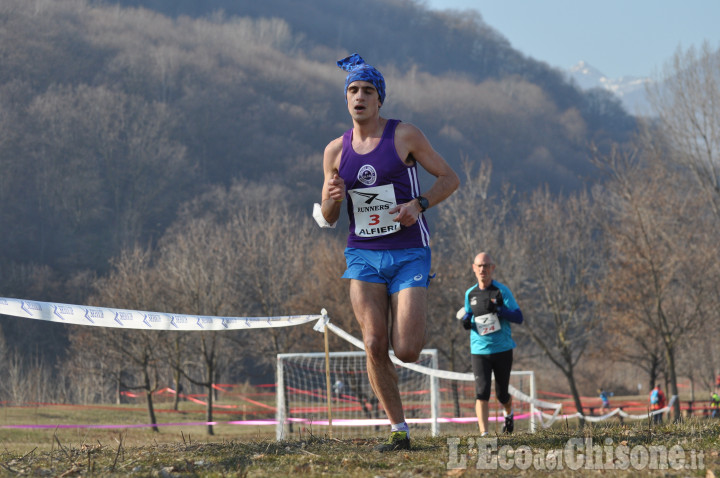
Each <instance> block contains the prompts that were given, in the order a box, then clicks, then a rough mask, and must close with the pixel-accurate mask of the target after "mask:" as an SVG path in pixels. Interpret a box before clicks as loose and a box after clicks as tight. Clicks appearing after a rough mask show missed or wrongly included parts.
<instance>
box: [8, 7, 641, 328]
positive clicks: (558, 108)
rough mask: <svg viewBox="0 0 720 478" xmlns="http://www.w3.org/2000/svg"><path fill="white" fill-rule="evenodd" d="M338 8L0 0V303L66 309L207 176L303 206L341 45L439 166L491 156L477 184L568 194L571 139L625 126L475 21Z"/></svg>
mask: <svg viewBox="0 0 720 478" xmlns="http://www.w3.org/2000/svg"><path fill="white" fill-rule="evenodd" d="M351 5H354V4H351V3H350V2H346V1H344V0H343V1H337V0H308V1H304V2H295V1H289V0H270V1H263V2H256V1H251V0H243V1H221V0H212V1H205V2H182V1H175V0H167V1H145V2H143V1H125V2H117V3H115V2H109V1H98V2H94V1H90V0H53V1H43V0H39V1H34V2H27V1H25V0H4V1H3V2H2V4H0V45H1V47H0V170H1V171H2V172H3V173H2V175H0V204H1V205H2V206H0V231H2V234H0V266H1V267H2V270H3V275H2V278H0V296H14V297H28V298H33V299H38V300H56V301H62V302H83V301H84V300H85V299H86V297H87V294H88V293H89V291H90V284H91V283H92V281H93V279H94V277H95V276H97V275H102V274H104V273H105V272H106V271H107V269H108V264H109V260H110V259H111V258H113V257H116V256H118V254H119V253H120V252H121V251H123V250H125V249H127V248H129V247H132V246H133V245H135V244H141V245H153V244H155V243H156V241H157V240H158V239H159V238H160V237H162V236H163V234H164V233H165V230H166V228H167V227H168V226H169V225H170V224H172V223H173V221H174V220H175V218H176V217H177V212H178V209H179V207H180V206H181V205H182V204H183V203H186V202H188V201H190V200H192V199H193V198H195V197H196V196H198V195H199V194H201V193H204V192H207V191H208V190H210V189H211V188H212V187H213V186H217V185H222V186H230V185H231V184H233V183H234V182H237V181H244V182H245V183H246V184H264V185H270V186H273V187H281V188H282V189H281V191H282V194H283V195H284V196H285V197H286V198H287V202H288V205H289V207H290V208H291V210H292V211H293V212H297V213H298V214H301V215H305V214H309V211H310V209H311V205H312V201H313V200H316V199H317V196H318V195H319V188H320V184H321V180H322V178H321V174H320V164H321V155H322V150H323V148H324V146H325V145H326V144H327V142H328V141H329V140H330V139H332V138H334V137H336V136H338V135H340V134H341V133H342V132H343V131H344V130H345V129H346V128H347V127H348V126H349V121H348V115H347V112H346V110H345V105H344V102H343V100H342V91H343V88H342V87H343V80H344V74H343V72H342V71H340V70H339V69H337V67H336V66H335V60H337V59H338V58H341V57H343V56H345V55H347V54H348V53H350V52H353V51H357V52H359V53H360V54H361V55H362V56H363V57H365V58H366V60H367V61H368V62H370V63H372V64H374V65H375V66H377V67H378V68H380V69H381V70H382V71H383V72H384V73H385V76H386V80H387V83H388V96H387V101H386V104H385V105H384V106H383V111H384V115H385V116H387V117H399V118H402V119H403V120H405V121H410V122H413V123H415V124H417V125H418V126H420V127H421V128H422V129H423V131H424V132H425V133H426V135H427V136H428V137H429V139H430V140H431V142H432V143H433V145H434V146H435V147H436V149H437V150H438V151H440V152H441V153H442V154H443V155H444V156H445V157H446V159H447V160H448V161H449V162H450V163H451V165H453V166H454V167H456V168H457V169H459V168H460V164H461V162H462V160H463V159H468V160H470V161H471V162H478V161H480V160H484V159H489V160H490V161H492V164H493V167H494V170H493V171H494V173H493V179H492V184H491V189H492V190H494V191H498V190H499V189H500V185H501V183H503V182H507V183H510V184H512V185H513V186H514V187H516V188H517V189H518V190H520V191H528V190H531V189H534V188H536V187H538V186H540V185H542V184H545V183H547V184H549V185H550V187H551V189H552V190H555V191H559V190H564V191H572V190H576V189H577V188H579V187H580V186H581V185H582V184H583V183H584V182H585V181H586V179H587V178H588V177H590V176H591V175H593V169H592V166H591V165H590V163H589V162H588V161H587V151H588V150H587V147H588V145H589V144H590V143H591V142H595V143H597V144H600V145H604V144H607V143H608V142H609V141H623V140H625V139H626V138H627V137H628V136H629V134H630V133H631V132H632V131H633V128H634V120H633V119H632V118H631V117H629V116H627V115H626V114H625V113H624V111H623V110H622V108H621V107H620V105H619V102H618V101H616V100H615V99H613V98H611V97H610V96H609V94H606V93H602V92H593V93H588V94H583V93H581V92H579V91H578V90H576V89H575V88H574V87H572V86H571V85H569V84H567V83H565V82H564V80H563V78H562V76H561V75H560V73H559V72H557V71H555V70H553V69H551V68H550V67H548V66H547V65H545V64H542V63H539V62H537V61H535V60H532V59H529V58H526V57H524V56H523V55H522V54H520V53H518V52H517V51H515V50H513V49H512V47H511V46H510V43H509V42H508V40H507V39H505V38H503V37H502V36H500V35H499V34H498V33H497V32H496V31H494V30H493V29H492V27H491V26H489V25H487V24H485V23H484V22H483V20H482V18H481V17H480V16H479V15H475V14H468V13H467V12H464V13H448V12H445V13H438V12H430V11H428V10H427V9H425V8H424V7H423V6H421V5H420V4H418V3H415V2H412V1H406V0H384V1H381V0H368V1H367V2H364V3H363V10H362V12H360V13H358V12H354V13H352V14H351V12H352V11H351V10H350V8H349V7H350V6H351ZM34 326H35V325H32V326H30V328H32V327H34ZM4 329H5V331H6V334H10V335H11V336H12V337H15V336H14V335H13V332H12V331H13V330H15V325H14V323H13V322H10V323H9V324H5V326H4ZM18 335H19V334H18ZM44 338H45V339H47V340H49V341H52V340H53V338H52V336H49V337H48V336H47V335H45V336H44Z"/></svg>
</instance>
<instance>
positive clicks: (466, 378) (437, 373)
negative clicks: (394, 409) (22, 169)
mask: <svg viewBox="0 0 720 478" xmlns="http://www.w3.org/2000/svg"><path fill="white" fill-rule="evenodd" d="M324 310H325V309H323V311H324ZM321 322H322V326H323V327H324V326H325V325H327V328H328V330H331V331H332V332H333V333H334V334H335V335H337V336H338V337H340V338H341V339H343V340H345V341H347V342H350V343H351V344H353V345H354V346H355V347H357V348H359V349H361V350H365V346H364V345H363V343H362V341H361V340H358V339H357V338H355V337H353V336H352V335H350V334H348V333H347V332H345V331H344V330H343V329H341V328H340V327H338V326H336V325H335V324H332V323H330V321H329V318H328V317H327V315H326V314H325V313H324V314H323V318H322V319H321V320H320V321H318V323H317V324H316V325H315V327H313V328H314V329H315V330H318V327H319V325H320V323H321ZM319 331H322V328H320V330H319ZM390 360H392V362H393V363H394V364H396V365H399V366H401V367H405V368H407V369H410V370H415V371H416V372H421V373H424V374H426V375H430V376H431V377H437V378H445V379H449V380H460V381H463V382H474V381H475V377H474V376H473V374H471V373H460V372H451V371H449V370H437V369H434V368H430V367H425V366H423V365H418V364H415V363H405V362H403V361H402V360H400V359H399V358H397V357H395V355H392V354H391V355H390ZM508 392H509V393H510V395H512V396H514V397H515V398H517V399H519V400H522V401H524V402H527V403H532V404H533V405H535V406H536V407H538V408H550V409H554V410H555V415H557V414H558V412H559V411H560V409H561V408H562V404H560V403H554V402H546V401H544V400H538V399H536V398H532V397H530V396H529V395H526V394H524V393H523V392H521V391H520V390H518V389H516V388H515V387H513V386H512V385H510V386H509V387H508Z"/></svg>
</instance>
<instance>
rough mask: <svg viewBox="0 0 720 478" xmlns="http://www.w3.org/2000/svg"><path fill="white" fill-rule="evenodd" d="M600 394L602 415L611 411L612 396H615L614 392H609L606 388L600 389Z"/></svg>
mask: <svg viewBox="0 0 720 478" xmlns="http://www.w3.org/2000/svg"><path fill="white" fill-rule="evenodd" d="M598 393H599V394H600V402H601V403H600V415H604V414H606V413H607V412H609V411H610V397H612V396H613V394H612V392H610V393H608V392H606V391H605V389H604V388H601V389H598Z"/></svg>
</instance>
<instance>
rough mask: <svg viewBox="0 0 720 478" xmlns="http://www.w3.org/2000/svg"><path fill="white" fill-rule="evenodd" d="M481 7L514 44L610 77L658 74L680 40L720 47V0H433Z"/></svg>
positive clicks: (436, 4)
mask: <svg viewBox="0 0 720 478" xmlns="http://www.w3.org/2000/svg"><path fill="white" fill-rule="evenodd" d="M425 4H426V5H427V6H428V8H431V9H439V10H444V9H454V10H466V9H473V10H477V11H478V12H480V15H481V16H482V18H483V20H484V21H485V23H487V24H488V25H490V26H491V27H493V28H495V29H496V30H497V31H499V32H500V33H501V34H502V35H503V36H504V37H505V38H507V39H508V41H509V42H510V43H511V44H512V46H513V48H515V49H517V50H519V51H521V52H522V53H524V54H526V55H528V56H530V57H532V58H534V59H536V60H540V61H544V62H546V63H548V64H550V65H551V66H554V67H558V68H563V69H566V68H569V67H571V66H573V65H574V64H576V63H577V62H578V61H580V60H585V61H586V62H587V63H588V64H590V65H592V66H593V67H595V68H597V69H598V70H599V71H600V72H602V73H603V74H605V75H606V76H607V77H609V78H619V77H621V76H640V77H646V76H650V77H653V76H655V75H656V74H659V73H661V71H662V68H663V66H664V65H665V64H666V62H668V61H669V60H670V59H671V58H672V56H673V55H674V54H675V51H676V50H677V48H678V46H681V47H682V48H683V49H687V48H689V47H690V46H694V47H696V48H700V47H701V46H702V43H703V41H705V40H707V41H708V42H709V44H710V46H711V47H712V48H713V49H715V50H717V49H718V48H720V0H602V1H591V0H425Z"/></svg>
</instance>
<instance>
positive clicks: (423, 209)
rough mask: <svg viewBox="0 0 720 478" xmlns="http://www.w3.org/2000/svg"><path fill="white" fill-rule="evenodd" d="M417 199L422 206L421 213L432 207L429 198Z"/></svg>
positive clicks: (419, 197) (418, 197) (420, 197)
mask: <svg viewBox="0 0 720 478" xmlns="http://www.w3.org/2000/svg"><path fill="white" fill-rule="evenodd" d="M415 199H417V202H418V204H420V212H425V210H426V209H427V208H429V207H430V203H429V202H428V200H427V198H424V197H422V196H417V197H415Z"/></svg>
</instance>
